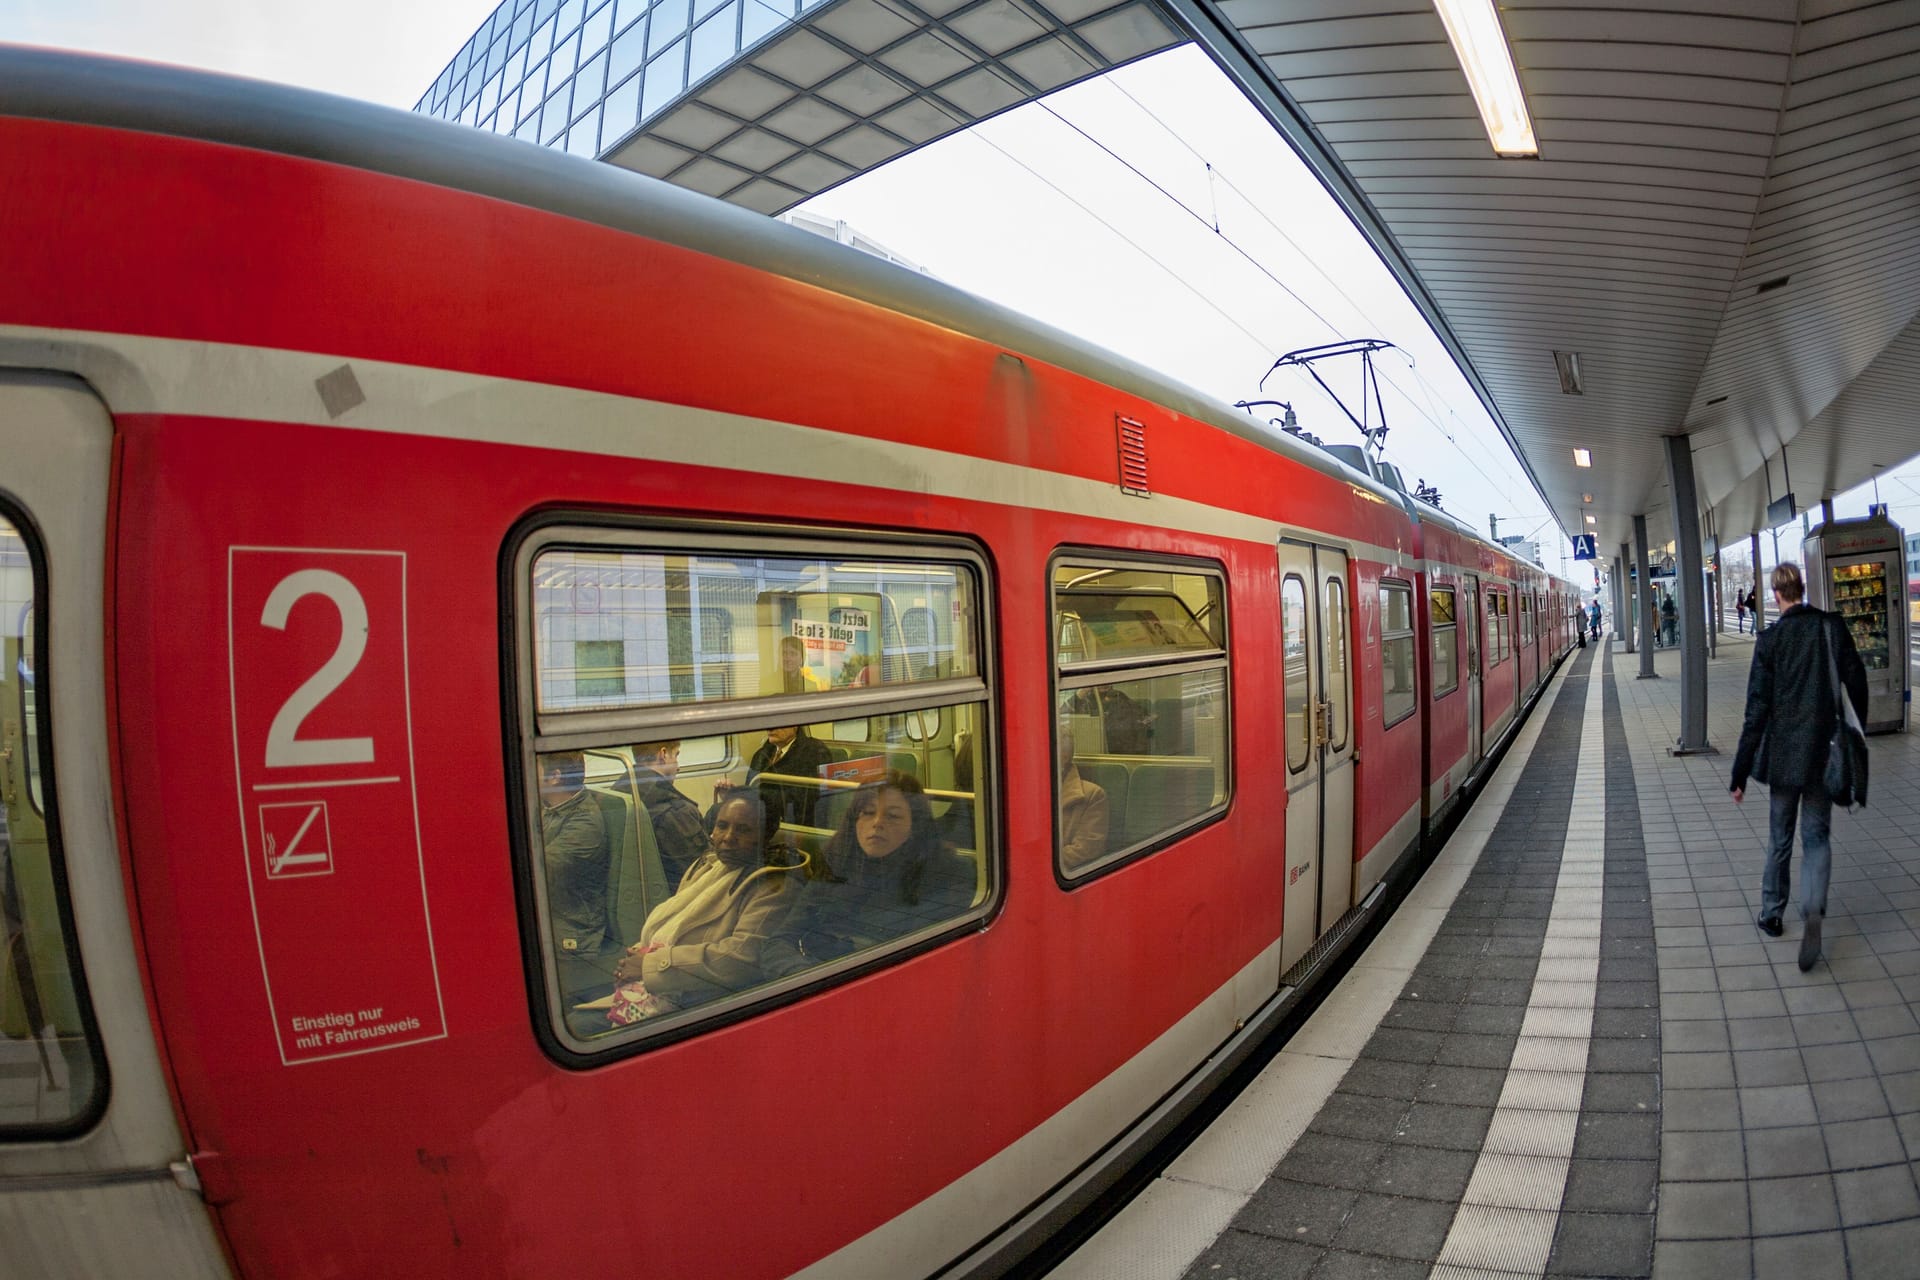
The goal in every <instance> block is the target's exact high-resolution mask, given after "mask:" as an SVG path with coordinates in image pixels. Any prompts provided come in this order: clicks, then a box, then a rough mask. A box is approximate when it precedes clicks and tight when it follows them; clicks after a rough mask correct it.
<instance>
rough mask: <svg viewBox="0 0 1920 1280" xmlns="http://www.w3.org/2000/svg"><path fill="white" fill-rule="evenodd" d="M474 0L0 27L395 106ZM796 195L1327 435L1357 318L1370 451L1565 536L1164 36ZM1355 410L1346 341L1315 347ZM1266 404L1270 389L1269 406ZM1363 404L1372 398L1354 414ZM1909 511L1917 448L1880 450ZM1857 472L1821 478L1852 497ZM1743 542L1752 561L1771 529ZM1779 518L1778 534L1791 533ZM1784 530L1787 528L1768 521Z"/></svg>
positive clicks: (30, 9) (1513, 463) (1345, 250)
mask: <svg viewBox="0 0 1920 1280" xmlns="http://www.w3.org/2000/svg"><path fill="white" fill-rule="evenodd" d="M493 7H494V0H324V2H322V0H306V2H305V3H293V2H292V0H178V2H177V3H173V4H168V5H159V4H155V3H152V0H62V2H59V3H49V2H46V0H0V41H11V42H18V43H27V44H46V45H52V46H56V47H63V48H76V49H86V50H91V51H95V52H103V53H111V54H116V55H120V56H126V57H138V58H145V59H151V60H154V61H162V62H173V63H178V64H182V65H188V66H197V67H202V68H205V69H210V70H215V71H223V72H227V73H230V74H237V75H246V76H253V77H256V78H260V79H267V80H276V81H280V82H282V83H287V84H296V85H301V86H305V87H308V88H314V89H320V90H323V91H326V92H331V93H339V94H343V95H346V96H349V97H355V98H361V99H365V100H367V101H372V102H378V103H383V104H385V105H388V106H394V107H399V108H402V109H409V108H411V107H412V105H413V104H414V103H415V102H416V101H417V100H418V99H419V97H420V96H421V94H422V93H423V92H424V90H425V89H426V87H427V86H428V85H429V84H430V83H431V82H432V81H433V79H434V78H435V77H436V76H437V75H439V73H440V70H441V69H442V67H444V66H445V65H446V63H447V61H448V59H449V58H451V57H452V55H453V54H454V52H455V51H456V50H457V49H458V48H459V47H460V45H461V44H462V43H463V42H464V41H465V39H466V37H467V36H468V35H470V34H471V33H472V31H473V30H474V29H475V28H476V27H477V26H478V25H479V24H480V23H481V21H483V20H484V19H485V18H486V16H487V15H488V14H489V13H491V12H492V9H493ZM803 207H805V208H806V209H808V210H809V211H810V212H813V213H816V214H820V215H823V216H826V217H830V218H836V219H844V220H845V221H846V222H848V223H849V224H850V225H852V226H853V227H855V228H857V229H858V230H859V231H860V232H861V233H862V234H863V235H864V236H867V237H868V238H871V239H874V240H878V241H880V242H881V243H883V244H885V245H886V246H887V247H888V248H889V249H891V250H893V251H894V252H895V253H896V254H898V255H900V256H902V257H905V258H909V259H911V260H913V261H915V262H917V263H919V264H921V265H922V266H924V267H926V268H927V269H928V270H930V271H931V272H932V273H933V274H935V275H936V276H938V277H939V278H940V279H942V280H944V281H946V282H947V283H949V284H953V285H956V286H958V287H960V288H964V289H967V290H969V291H971V292H974V293H977V294H980V295H981V296H983V297H987V298H990V299H992V300H994V301H996V302H999V303H1002V304H1004V305H1007V306H1010V307H1012V308H1014V309H1015V310H1018V311H1021V312H1024V313H1026V314H1028V315H1031V316H1033V317H1035V318H1036V319H1040V320H1043V321H1045V322H1047V323H1049V324H1052V325H1054V326H1056V327H1058V328H1061V329H1064V330H1066V331H1068V332H1070V333H1073V334H1075V335H1076V336H1078V337H1081V338H1083V339H1086V340H1088V341H1092V342H1095V343H1098V344H1100V345H1102V346H1105V347H1108V348H1110V349H1112V350H1113V351H1115V352H1117V353H1119V354H1121V355H1123V356H1125V357H1127V358H1129V359H1131V360H1134V361H1135V362H1137V363H1140V364H1143V365H1146V366H1148V367H1150V368H1153V369H1155V370H1158V371H1160V372H1162V373H1164V374H1167V375H1170V376H1172V377H1174V378H1176V379H1178V380H1180V381H1182V382H1185V383H1188V384H1190V385H1192V386H1194V387H1197V388H1198V389H1200V390H1202V391H1205V392H1208V393H1210V394H1212V395H1214V396H1216V397H1218V398H1219V399H1221V400H1223V401H1225V402H1227V403H1229V404H1231V403H1233V402H1235V401H1238V400H1243V399H1254V398H1270V399H1278V400H1284V401H1289V402H1291V403H1292V405H1293V406H1294V409H1295V411H1296V414H1297V416H1298V419H1299V422H1300V424H1301V425H1302V426H1303V427H1304V428H1305V429H1306V430H1308V431H1310V432H1312V433H1314V434H1316V435H1318V436H1320V437H1321V438H1323V439H1325V440H1326V441H1328V442H1329V443H1359V442H1360V439H1361V436H1360V432H1359V430H1358V428H1356V427H1355V426H1353V425H1352V424H1351V423H1349V422H1348V420H1347V418H1346V416H1345V414H1344V413H1343V412H1342V409H1341V407H1340V405H1339V404H1338V403H1337V402H1336V401H1335V400H1334V399H1333V398H1331V397H1329V395H1328V394H1327V393H1326V392H1325V391H1323V390H1322V389H1321V388H1319V387H1318V386H1316V385H1315V384H1314V383H1313V382H1312V380H1311V379H1310V378H1309V377H1308V375H1307V374H1305V373H1304V372H1303V371H1301V370H1298V369H1291V368H1289V369H1281V370H1278V371H1275V372H1274V373H1272V374H1271V376H1268V377H1267V378H1266V385H1265V388H1264V389H1262V388H1261V385H1260V384H1261V379H1262V378H1263V376H1266V375H1267V373H1268V370H1269V369H1270V368H1271V367H1272V365H1273V362H1274V360H1275V359H1276V357H1278V356H1279V355H1281V354H1282V353H1284V352H1287V351H1291V350H1295V349H1299V348H1303V347H1310V346H1317V345H1320V344H1324V343H1329V342H1335V341H1339V340H1343V339H1358V338H1379V339H1383V340H1385V341H1388V342H1391V343H1393V344H1394V346H1395V349H1394V350H1391V351H1383V352H1381V353H1379V354H1378V355H1376V356H1375V369H1376V371H1377V373H1378V375H1379V379H1380V389H1381V392H1382V394H1383V397H1384V401H1385V421H1386V424H1387V426H1388V429H1389V430H1388V435H1387V439H1386V454H1385V456H1386V458H1387V460H1388V461H1391V462H1394V463H1396V464H1397V465H1398V466H1399V467H1400V469H1401V471H1402V473H1403V474H1404V475H1405V477H1406V480H1407V483H1408V485H1409V487H1412V486H1413V485H1414V484H1415V483H1416V482H1417V481H1419V480H1426V481H1428V482H1429V483H1431V484H1433V485H1434V486H1435V487H1437V488H1438V489H1439V490H1440V492H1441V495H1442V500H1443V505H1444V506H1445V508H1446V509H1447V510H1448V511H1450V512H1452V513H1453V514H1454V515H1456V516H1458V517H1460V518H1461V519H1463V520H1465V521H1466V522H1467V523H1468V524H1470V525H1472V526H1473V527H1474V528H1477V529H1480V530H1482V531H1485V530H1486V529H1487V528H1488V520H1487V517H1488V516H1489V515H1490V514H1494V515H1498V516H1499V517H1500V532H1501V533H1502V534H1521V535H1523V536H1530V537H1535V538H1538V539H1539V540H1540V543H1541V548H1542V551H1543V558H1544V559H1545V562H1546V565H1547V567H1548V568H1549V569H1554V570H1561V569H1563V568H1564V569H1568V570H1571V569H1572V567H1573V566H1572V565H1571V563H1570V562H1565V561H1564V560H1563V554H1562V549H1563V548H1565V547H1566V546H1567V541H1566V539H1565V537H1564V535H1563V533H1562V531H1561V530H1560V529H1559V526H1558V524H1557V522H1555V521H1553V520H1552V519H1551V517H1550V516H1549V515H1548V512H1547V509H1546V506H1545V504H1544V503H1543V502H1542V501H1541V500H1540V498H1539V496H1538V495H1537V494H1536V493H1534V491H1533V488H1532V486H1531V484H1530V483H1528V482H1527V480H1526V479H1525V476H1524V472H1523V470H1522V468H1521V467H1520V465H1519V463H1518V461H1517V460H1516V459H1515V458H1514V456H1513V454H1512V452H1511V450H1510V449H1509V448H1508V447H1507V445H1506V443H1505V441H1504V440H1503V439H1502V438H1501V437H1500V435H1499V432H1498V430H1497V429H1496V427H1495V426H1494V424H1493V421H1492V419H1491V418H1490V417H1489V416H1488V415H1487V414H1486V412H1485V410H1484V409H1483V408H1482V406H1481V405H1480V403H1479V400H1478V399H1477V397H1476V396H1475V395H1474V394H1473V392H1472V390H1471V389H1470V388H1469V386H1468V385H1467V382H1466V380H1465V379H1464V378H1463V377H1462V376H1461V374H1460V373H1459V371H1458V369H1457V368H1456V367H1455V366H1454V364H1453V362H1452V360H1451V359H1450V358H1449V357H1448V355H1447V354H1446V352H1445V350H1444V348H1443V347H1442V346H1441V344H1440V342H1439V340H1438V339H1437V338H1436V337H1435V336H1434V335H1433V333H1432V331H1431V330H1430V329H1429V328H1428V326H1427V325H1426V323H1425V321H1424V319H1422V318H1421V316H1420V315H1419V313H1418V311H1417V310H1416V309H1415V308H1414V306H1413V305H1412V303H1411V302H1410V301H1409V300H1408V299H1407V298H1406V296H1405V294H1404V293H1403V292H1402V290H1401V289H1400V287H1399V285H1398V283H1397V282H1395V281H1394V280H1393V278H1392V276H1391V275H1390V274H1389V273H1388V271H1387V270H1386V268H1385V266H1384V265H1383V264H1382V263H1381V262H1380V261H1379V259H1378V258H1377V256H1376V255H1375V254H1374V252H1373V250H1372V249H1371V247H1369V246H1368V245H1367V244H1366V242H1365V241H1364V240H1363V239H1362V238H1361V237H1360V235H1359V233H1358V232H1357V231H1356V230H1355V229H1354V228H1353V226H1352V224H1351V223H1350V222H1349V221H1348V220H1347V218H1346V215H1345V214H1344V213H1343V212H1341V211H1340V209H1339V208H1338V206H1336V205H1335V203H1334V202H1333V200H1332V198H1331V197H1330V196H1328V195H1327V193H1326V192H1325V190H1324V189H1323V188H1322V187H1321V186H1320V185H1319V183H1318V182H1317V181H1316V180H1315V179H1314V178H1313V177H1312V176H1311V174H1310V173H1309V172H1308V171H1307V169H1306V168H1305V167H1304V166H1303V165H1302V164H1301V163H1300V161H1299V160H1298V158H1297V157H1296V156H1295V155H1294V154H1293V152H1292V150H1291V149H1290V148H1289V147H1288V146H1287V145H1286V143H1285V142H1284V141H1282V140H1281V139H1280V137H1279V136H1278V135H1277V134H1276V133H1275V132H1274V131H1273V129H1272V128H1271V127H1270V126H1269V125H1268V124H1267V123H1266V122H1265V121H1264V120H1262V119H1261V117H1260V116H1259V114H1258V113H1257V112H1256V111H1255V110H1254V109H1253V107H1252V106H1251V105H1250V104H1249V103H1248V102H1247V101H1246V99H1245V98H1244V97H1243V96H1242V95H1241V94H1240V93H1238V92H1237V91H1236V90H1235V89H1234V88H1233V87H1232V85H1231V84H1230V83H1229V82H1228V81H1227V79H1226V78H1225V76H1223V75H1222V74H1221V73H1220V72H1219V71H1218V70H1217V69H1216V68H1215V67H1214V66H1213V64H1212V63H1211V62H1210V61H1209V60H1208V59H1207V57H1206V56H1205V55H1204V54H1203V53H1201V52H1200V50H1199V49H1198V48H1197V47H1194V46H1191V45H1189V46H1186V47H1183V48H1179V49H1174V50H1170V51H1168V52H1165V53H1162V54H1159V55H1156V56H1154V57H1152V58H1148V59H1145V60H1143V61H1141V62H1138V63H1135V64H1133V65H1131V66H1128V67H1123V68H1120V69H1119V70H1117V71H1115V72H1112V73H1109V74H1108V75H1106V76H1103V77H1100V78H1098V79H1096V80H1092V81H1088V82H1085V83H1082V84H1080V85H1076V86H1073V87H1071V88H1068V89H1066V90H1063V91H1061V92H1059V93H1057V94H1054V95H1052V96H1051V97H1049V98H1047V99H1046V100H1044V101H1043V102H1040V103H1034V104H1029V105H1027V106H1024V107H1021V108H1018V109H1016V110H1014V111H1011V112H1008V113H1006V114H1004V115H1001V116H999V117H996V118H995V119H993V120H989V121H987V122H985V123H984V124H981V125H977V126H975V127H974V128H973V129H970V130H967V131H965V132H964V133H960V134H956V135H953V136H951V137H949V138H946V139H943V140H941V141H940V142H937V143H934V144H933V145H931V146H928V147H924V148H922V149H920V150H918V151H915V152H912V153H910V154H908V155H906V156H903V157H901V158H900V159H897V160H895V161H893V162H892V163H891V164H888V165H886V166H884V167H882V168H880V169H878V170H875V171H874V172H872V173H869V174H867V175H865V176H863V177H861V178H858V179H855V180H854V181H852V182H849V183H847V184H845V185H843V186H841V187H838V188H836V189H834V190H832V191H829V192H826V193H825V194H823V195H820V196H817V197H815V198H814V199H813V200H811V201H809V202H808V204H807V205H806V206H803ZM1317 367H1318V369H1319V372H1320V374H1321V376H1322V377H1323V378H1325V379H1326V381H1327V382H1328V383H1329V384H1330V386H1331V387H1332V388H1333V391H1334V392H1335V393H1337V394H1338V396H1339V397H1340V398H1341V399H1342V400H1344V401H1345V403H1346V405H1347V406H1348V407H1349V408H1350V409H1351V410H1352V411H1353V412H1355V413H1356V414H1360V413H1361V398H1360V390H1361V384H1360V378H1361V365H1360V362H1359V360H1358V359H1357V358H1355V357H1343V358H1340V359H1337V360H1332V361H1327V362H1323V363H1321V364H1320V365H1318V366H1317ZM1274 412H1277V411H1274V410H1269V411H1267V413H1269V414H1271V413H1274ZM1364 416H1366V418H1367V420H1368V421H1369V422H1377V421H1378V420H1379V415H1378V412H1377V411H1369V412H1368V413H1367V414H1366V415H1364ZM1881 487H1882V491H1883V493H1882V496H1883V497H1884V498H1885V499H1886V500H1888V501H1889V502H1890V503H1892V504H1893V506H1894V512H1893V514H1894V516H1895V518H1896V519H1897V520H1901V521H1902V522H1903V523H1905V524H1906V525H1907V527H1909V528H1920V466H1913V465H1910V466H1909V467H1905V468H1901V469H1900V470H1899V471H1898V472H1892V473H1887V475H1885V476H1883V483H1882V486H1881ZM1871 495H1872V491H1871V488H1870V487H1863V488H1862V489H1861V490H1856V491H1855V492H1854V493H1852V494H1845V495H1841V496H1840V497H1839V498H1838V499H1836V509H1837V510H1838V512H1839V513H1840V514H1841V515H1854V514H1865V511H1866V504H1867V502H1868V501H1871V500H1872V496H1871ZM1763 542H1766V543H1768V547H1767V549H1766V550H1765V551H1763V559H1764V560H1765V561H1766V562H1768V563H1771V560H1772V555H1771V551H1770V547H1771V543H1770V541H1769V540H1768V539H1765V538H1763ZM1789 542H1790V543H1791V545H1790V546H1789ZM1782 551H1783V554H1786V555H1787V556H1789V557H1791V556H1793V555H1794V554H1796V553H1797V551H1798V538H1797V537H1792V538H1790V539H1789V538H1788V537H1785V536H1783V538H1782Z"/></svg>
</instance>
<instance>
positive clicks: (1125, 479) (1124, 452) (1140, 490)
mask: <svg viewBox="0 0 1920 1280" xmlns="http://www.w3.org/2000/svg"><path fill="white" fill-rule="evenodd" d="M1114 421H1115V423H1117V424H1118V426H1119V428H1120V492H1122V493H1130V494H1132V495H1133V496H1134V497H1136V498H1150V497H1152V496H1153V490H1152V489H1150V488H1148V487H1147V427H1146V424H1145V423H1142V422H1135V421H1134V420H1133V419H1132V418H1123V417H1121V416H1119V415H1118V414H1116V415H1114Z"/></svg>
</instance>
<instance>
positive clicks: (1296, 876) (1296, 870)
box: [1287, 862, 1307, 885]
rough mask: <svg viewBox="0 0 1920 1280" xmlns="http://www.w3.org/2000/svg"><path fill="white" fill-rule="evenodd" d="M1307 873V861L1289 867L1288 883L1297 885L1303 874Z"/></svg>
mask: <svg viewBox="0 0 1920 1280" xmlns="http://www.w3.org/2000/svg"><path fill="white" fill-rule="evenodd" d="M1305 874H1307V864H1306V863H1304V862H1303V863H1301V864H1300V865H1299V866H1297V867H1288V868H1287V883H1288V884H1289V885H1296V884H1299V883H1300V877H1301V876H1303V875H1305Z"/></svg>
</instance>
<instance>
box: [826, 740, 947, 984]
mask: <svg viewBox="0 0 1920 1280" xmlns="http://www.w3.org/2000/svg"><path fill="white" fill-rule="evenodd" d="M825 860H826V869H825V873H824V874H823V875H822V876H821V877H820V878H819V879H817V880H815V881H814V882H813V883H812V884H810V885H808V886H807V895H806V907H805V909H804V911H803V913H802V917H801V922H800V927H799V929H798V930H797V931H796V933H797V937H798V938H799V942H800V949H801V950H802V951H803V952H804V953H805V955H806V958H807V959H808V960H809V961H812V962H813V963H816V964H818V963H820V962H822V961H826V960H832V959H834V958H836V957H838V956H843V955H847V954H849V953H850V952H854V951H858V950H861V949H863V948H865V947H871V946H876V945H878V944H879V943H882V942H885V941H887V940H888V939H890V938H897V937H900V936H902V935H903V934H908V933H912V932H913V931H914V930H916V929H920V928H924V927H925V926H927V925H929V924H933V923H935V922H937V921H940V920H945V919H949V918H951V917H953V916H956V915H959V914H960V913H961V912H963V911H965V910H966V909H967V908H968V907H969V906H970V905H972V903H973V896H974V884H975V881H976V874H975V871H974V864H973V861H972V860H971V859H969V858H965V857H962V856H961V855H960V854H957V853H955V852H953V851H952V850H951V849H949V848H947V847H946V844H945V843H944V842H943V841H942V840H941V839H940V833H939V832H938V830H936V828H935V826H934V821H933V806H932V805H931V804H930V803H929V802H928V800H927V796H926V792H925V791H924V790H922V789H921V786H920V780H919V779H918V778H915V777H914V776H913V775H912V774H908V773H901V772H899V771H897V770H889V771H888V772H887V774H886V776H885V778H883V779H882V780H881V781H879V782H876V783H871V784H869V785H867V786H865V787H862V788H861V789H860V792H859V794H858V795H856V796H855V797H854V801H853V803H852V804H851V805H849V806H848V807H847V812H846V816H845V817H844V818H842V819H841V821H840V827H839V829H838V830H837V831H835V832H834V833H833V838H832V839H831V840H829V841H828V842H827V847H826V851H825Z"/></svg>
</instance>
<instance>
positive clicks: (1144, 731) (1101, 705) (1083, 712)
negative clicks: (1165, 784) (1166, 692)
mask: <svg viewBox="0 0 1920 1280" xmlns="http://www.w3.org/2000/svg"><path fill="white" fill-rule="evenodd" d="M1068 709H1069V710H1070V711H1072V713H1073V714H1074V715H1077V716H1099V717H1100V727H1101V730H1102V732H1103V733H1105V735H1106V740H1107V741H1106V749H1107V750H1108V751H1111V752H1113V753H1115V754H1116V755H1123V756H1143V755H1147V754H1148V753H1149V752H1151V751H1152V750H1153V746H1152V742H1153V714H1152V713H1151V712H1149V711H1143V710H1141V707H1140V704H1139V703H1137V702H1135V701H1134V700H1133V699H1132V698H1130V697H1128V696H1127V695H1126V694H1125V693H1123V692H1122V691H1121V689H1120V687H1119V686H1118V685H1111V684H1103V685H1100V686H1099V687H1097V688H1093V689H1082V690H1080V692H1078V693H1076V694H1074V695H1073V701H1072V704H1071V705H1070V707H1069V708H1068Z"/></svg>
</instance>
